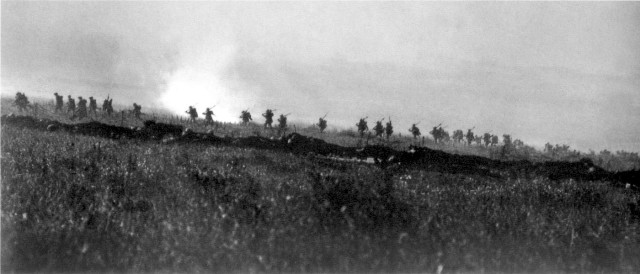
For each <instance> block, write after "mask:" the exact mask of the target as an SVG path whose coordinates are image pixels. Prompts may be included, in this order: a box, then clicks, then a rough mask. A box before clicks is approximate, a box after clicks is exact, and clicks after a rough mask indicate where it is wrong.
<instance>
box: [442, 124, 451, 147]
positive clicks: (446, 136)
mask: <svg viewBox="0 0 640 274" xmlns="http://www.w3.org/2000/svg"><path fill="white" fill-rule="evenodd" d="M440 139H441V140H442V141H444V142H445V143H449V142H450V141H451V137H450V136H449V132H447V131H446V130H444V129H442V128H440Z"/></svg>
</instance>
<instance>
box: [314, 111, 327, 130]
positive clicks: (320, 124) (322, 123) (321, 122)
mask: <svg viewBox="0 0 640 274" xmlns="http://www.w3.org/2000/svg"><path fill="white" fill-rule="evenodd" d="M325 117H326V115H325ZM316 125H317V126H318V127H319V128H320V133H322V132H324V130H325V129H326V128H327V120H325V119H324V117H322V118H320V120H318V124H316Z"/></svg>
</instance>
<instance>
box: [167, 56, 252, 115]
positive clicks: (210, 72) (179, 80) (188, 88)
mask: <svg viewBox="0 0 640 274" xmlns="http://www.w3.org/2000/svg"><path fill="white" fill-rule="evenodd" d="M225 55H226V56H225ZM229 55H230V54H223V55H222V56H221V55H217V56H211V55H207V54H202V55H200V58H199V60H197V61H196V62H191V63H190V66H184V67H182V68H181V69H178V70H177V71H175V72H174V73H173V74H172V75H170V77H169V78H168V81H167V90H166V91H165V93H164V94H162V96H161V98H160V101H161V102H162V104H163V105H164V106H165V107H166V108H168V109H169V110H170V111H171V112H173V113H176V114H178V115H184V116H186V115H187V114H186V113H185V111H187V110H188V109H189V106H194V107H195V108H196V109H197V110H198V115H199V116H200V118H204V117H202V116H203V115H202V113H203V112H204V111H205V109H206V108H207V107H213V106H214V105H215V106H216V107H215V108H213V112H214V115H215V116H214V120H217V121H225V122H237V120H238V115H239V114H236V113H235V112H236V111H235V109H234V106H238V105H241V104H242V103H241V102H239V101H240V98H237V97H236V96H233V95H232V94H231V92H230V91H229V88H228V87H226V86H225V85H224V84H223V83H222V82H221V80H220V78H219V77H218V74H219V73H218V72H219V71H220V69H221V68H222V67H224V64H225V63H227V62H226V61H228V60H225V59H228V58H229V57H228V56H229Z"/></svg>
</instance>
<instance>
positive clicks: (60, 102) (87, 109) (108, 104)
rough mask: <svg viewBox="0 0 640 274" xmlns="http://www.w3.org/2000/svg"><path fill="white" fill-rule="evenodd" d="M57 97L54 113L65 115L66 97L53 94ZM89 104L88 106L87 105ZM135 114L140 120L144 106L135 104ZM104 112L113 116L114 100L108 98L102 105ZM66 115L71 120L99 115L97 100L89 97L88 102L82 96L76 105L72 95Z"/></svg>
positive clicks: (69, 97)
mask: <svg viewBox="0 0 640 274" xmlns="http://www.w3.org/2000/svg"><path fill="white" fill-rule="evenodd" d="M53 95H54V96H55V97H56V101H55V103H56V108H55V110H54V112H56V113H63V112H64V111H63V107H64V97H62V95H59V94H58V93H57V92H56V93H54V94H53ZM87 103H88V105H87ZM133 107H134V109H133V113H134V115H135V116H136V118H138V119H140V114H141V112H140V110H141V108H142V106H140V105H137V104H133ZM102 112H103V113H105V114H106V115H107V116H111V114H113V99H109V97H107V99H105V100H104V102H103V103H102ZM64 113H65V114H69V113H70V114H71V119H72V120H74V119H76V118H77V119H83V118H88V117H89V114H92V115H94V116H97V115H98V102H97V100H96V99H94V98H93V96H91V97H89V102H87V100H86V99H84V98H82V96H79V97H78V104H77V105H76V101H75V99H73V97H71V95H68V96H67V111H66V112H64Z"/></svg>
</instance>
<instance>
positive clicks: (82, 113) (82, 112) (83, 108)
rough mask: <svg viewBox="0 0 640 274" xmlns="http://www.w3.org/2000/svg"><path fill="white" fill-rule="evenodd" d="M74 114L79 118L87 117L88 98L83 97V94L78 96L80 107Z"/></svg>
mask: <svg viewBox="0 0 640 274" xmlns="http://www.w3.org/2000/svg"><path fill="white" fill-rule="evenodd" d="M74 116H76V117H78V118H79V119H82V118H86V117H87V100H85V99H83V98H82V96H79V97H78V109H77V111H76V113H75V115H74Z"/></svg>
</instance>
